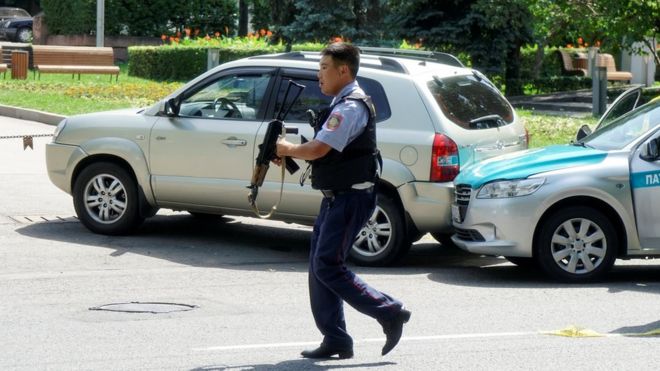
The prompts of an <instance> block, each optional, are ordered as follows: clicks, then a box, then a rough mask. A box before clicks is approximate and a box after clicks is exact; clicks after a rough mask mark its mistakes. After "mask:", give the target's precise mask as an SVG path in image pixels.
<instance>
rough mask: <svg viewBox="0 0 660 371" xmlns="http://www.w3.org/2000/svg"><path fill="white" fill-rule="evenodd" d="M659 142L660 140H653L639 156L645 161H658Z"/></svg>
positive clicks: (659, 154) (659, 156)
mask: <svg viewBox="0 0 660 371" xmlns="http://www.w3.org/2000/svg"><path fill="white" fill-rule="evenodd" d="M658 142H660V138H655V139H651V140H650V141H649V142H648V143H646V146H645V147H644V148H643V149H642V153H641V154H640V155H639V158H641V159H642V160H644V161H656V160H658V158H660V153H659V151H658Z"/></svg>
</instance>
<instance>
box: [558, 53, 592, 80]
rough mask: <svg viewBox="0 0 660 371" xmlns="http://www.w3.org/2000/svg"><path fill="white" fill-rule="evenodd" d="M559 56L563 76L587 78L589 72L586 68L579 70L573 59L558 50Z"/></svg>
mask: <svg viewBox="0 0 660 371" xmlns="http://www.w3.org/2000/svg"><path fill="white" fill-rule="evenodd" d="M557 55H558V56H559V65H560V66H561V73H562V75H567V76H581V77H584V76H587V70H586V69H584V68H577V67H575V65H574V64H573V57H571V55H570V54H569V53H568V52H567V51H565V50H561V49H557Z"/></svg>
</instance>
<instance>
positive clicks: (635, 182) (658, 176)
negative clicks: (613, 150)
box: [630, 171, 660, 188]
mask: <svg viewBox="0 0 660 371" xmlns="http://www.w3.org/2000/svg"><path fill="white" fill-rule="evenodd" d="M630 178H631V179H630V182H631V183H632V187H633V188H645V187H660V171H645V172H643V173H633V174H632V175H631V177H630Z"/></svg>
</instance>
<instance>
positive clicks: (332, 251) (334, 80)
mask: <svg viewBox="0 0 660 371" xmlns="http://www.w3.org/2000/svg"><path fill="white" fill-rule="evenodd" d="M321 57H322V58H321V61H320V70H319V73H318V78H319V85H320V88H321V92H322V93H323V94H325V95H328V96H333V97H334V99H333V101H332V103H331V106H330V109H329V110H327V111H326V113H325V115H322V116H325V117H320V119H321V120H320V121H319V122H320V123H323V126H322V127H320V128H317V129H315V130H316V131H317V133H316V134H315V137H314V139H313V140H311V141H309V142H306V143H303V144H293V143H290V142H288V141H286V140H285V139H280V140H279V141H278V143H277V155H278V156H291V157H295V158H299V159H303V160H308V161H311V162H312V176H311V180H312V187H313V188H315V189H319V190H320V191H321V192H322V193H323V196H324V197H323V200H322V202H321V209H320V211H319V215H318V217H317V219H316V223H315V225H314V232H313V235H312V240H311V251H310V256H309V297H310V303H311V307H312V313H313V315H314V320H315V322H316V326H317V327H318V329H319V330H320V331H321V333H322V334H323V342H322V343H321V345H320V346H319V347H318V348H316V349H313V350H305V351H303V352H302V353H301V354H302V356H303V357H305V358H330V357H333V356H335V355H337V356H338V357H339V358H342V359H343V358H351V357H353V339H352V338H351V336H350V335H349V334H348V332H347V330H346V322H345V320H344V310H343V302H344V301H345V302H347V303H348V304H350V305H351V306H352V307H353V308H355V309H356V310H358V311H359V312H362V313H364V314H366V315H368V316H370V317H373V318H375V319H376V320H378V322H379V323H380V324H381V325H382V326H383V332H384V333H385V336H386V342H385V346H383V350H382V355H385V354H387V353H388V352H389V351H391V350H392V349H393V348H394V347H395V346H396V344H397V343H398V342H399V339H400V338H401V334H402V332H403V324H404V323H406V322H408V320H409V319H410V314H411V312H410V311H408V310H406V309H404V308H403V304H402V303H401V302H400V301H398V300H396V299H394V298H392V297H390V296H389V295H387V294H385V293H382V292H380V291H378V290H376V289H374V288H372V287H371V286H369V285H368V284H367V283H366V282H364V281H362V280H361V279H360V278H359V277H358V276H356V275H355V274H354V273H353V272H351V271H350V270H349V269H348V268H347V267H346V264H345V260H346V257H347V254H348V251H349V249H350V248H351V246H352V245H353V241H354V240H355V236H356V235H357V234H358V232H359V231H360V229H361V228H362V227H363V226H364V225H365V223H366V222H367V220H368V219H369V217H370V216H371V214H372V213H373V211H374V208H375V207H376V192H375V190H374V187H375V185H376V182H377V180H378V179H377V178H378V172H379V161H378V159H379V155H378V150H377V148H376V127H375V116H376V113H375V109H374V107H373V104H372V103H371V99H370V98H369V97H368V96H366V95H365V93H364V91H363V90H362V89H361V88H360V87H359V86H358V83H357V81H356V80H355V78H356V75H357V72H358V68H359V65H360V54H359V50H358V49H357V48H356V47H354V46H352V45H350V44H344V43H334V44H331V45H329V46H328V47H326V48H325V49H324V50H323V51H322V52H321Z"/></svg>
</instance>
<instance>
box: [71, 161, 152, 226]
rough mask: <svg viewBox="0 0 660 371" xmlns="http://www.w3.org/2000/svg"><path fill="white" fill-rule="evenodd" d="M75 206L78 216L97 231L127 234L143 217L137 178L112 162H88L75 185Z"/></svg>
mask: <svg viewBox="0 0 660 371" xmlns="http://www.w3.org/2000/svg"><path fill="white" fill-rule="evenodd" d="M73 206H74V207H75V209H76V214H77V215H78V219H80V221H81V222H82V223H83V224H84V225H85V227H87V228H88V229H89V230H91V231H92V232H95V233H101V234H108V235H119V234H125V233H128V232H131V231H132V230H133V229H134V228H135V227H137V226H139V225H140V224H141V223H142V221H143V220H144V219H143V218H142V217H141V216H140V212H139V197H138V191H137V184H136V182H135V180H134V179H133V177H132V176H131V175H130V174H129V173H128V171H126V170H125V169H124V168H122V167H121V166H119V165H116V164H114V163H111V162H98V163H95V164H92V165H89V166H88V167H86V168H85V169H84V170H83V171H82V172H81V173H80V175H79V176H78V177H77V178H76V181H75V184H74V186H73Z"/></svg>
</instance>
